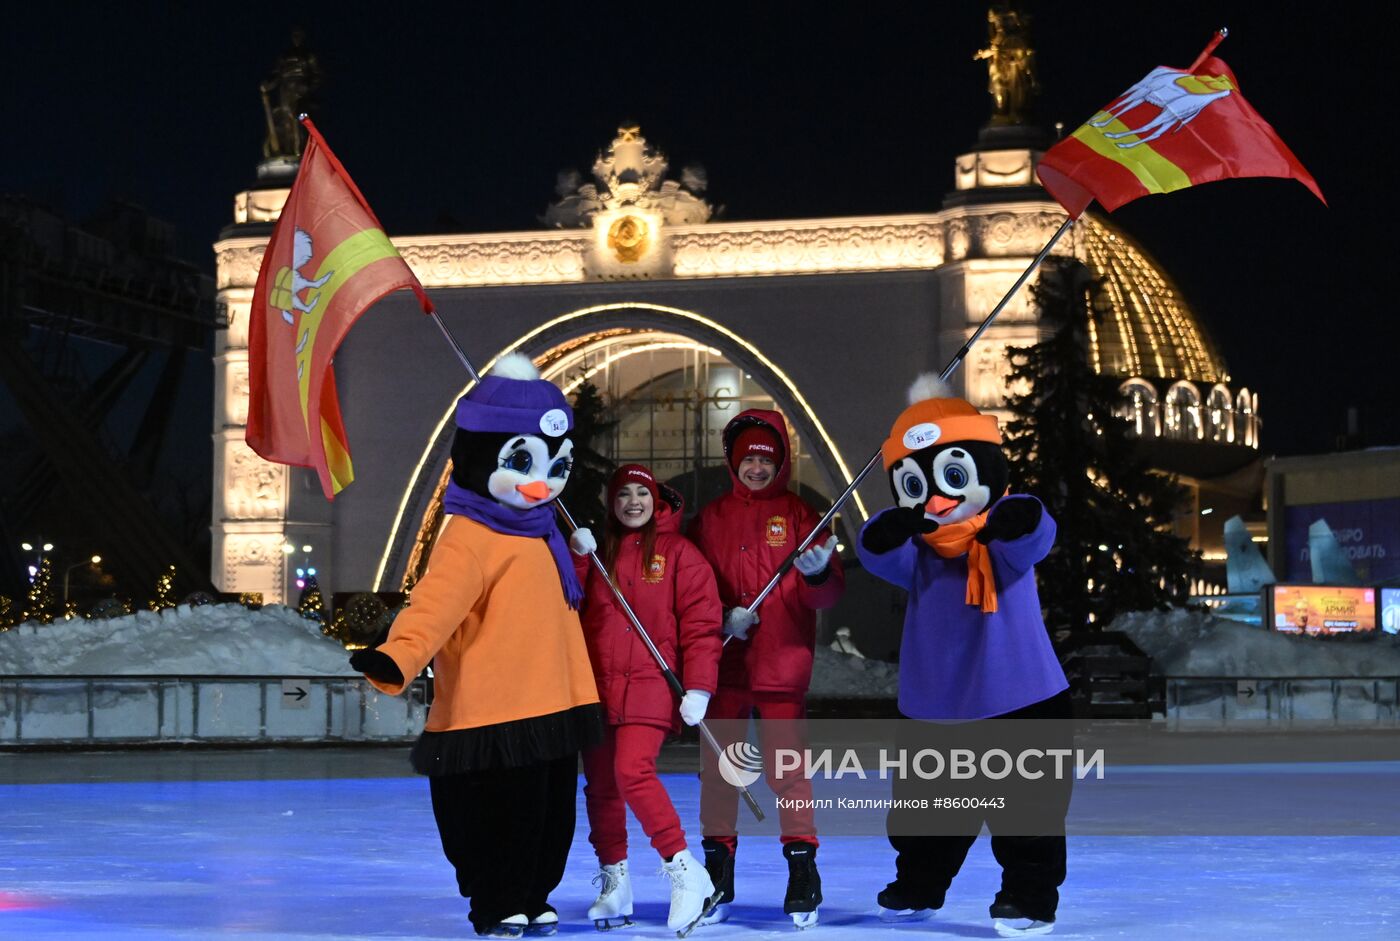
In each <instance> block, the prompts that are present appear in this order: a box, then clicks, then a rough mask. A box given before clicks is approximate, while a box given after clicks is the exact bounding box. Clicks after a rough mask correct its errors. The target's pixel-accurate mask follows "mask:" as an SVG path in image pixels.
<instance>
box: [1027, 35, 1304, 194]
mask: <svg viewBox="0 0 1400 941" xmlns="http://www.w3.org/2000/svg"><path fill="white" fill-rule="evenodd" d="M1224 38H1225V37H1224V33H1223V31H1222V32H1221V33H1218V34H1216V36H1215V37H1214V38H1213V39H1212V40H1211V42H1210V44H1209V45H1208V46H1206V48H1205V51H1203V52H1202V53H1201V55H1200V56H1199V57H1198V58H1197V59H1196V62H1195V64H1194V65H1192V66H1191V67H1190V68H1189V69H1173V68H1169V67H1168V66H1164V65H1163V66H1158V67H1157V68H1155V69H1153V70H1152V71H1151V72H1148V73H1147V75H1146V77H1144V78H1143V79H1142V81H1140V82H1138V83H1137V84H1136V85H1133V86H1132V87H1131V88H1129V89H1128V90H1127V91H1126V92H1124V93H1123V94H1122V95H1119V96H1118V97H1117V98H1115V99H1113V101H1111V102H1109V104H1108V105H1107V106H1106V107H1104V109H1103V110H1101V111H1100V112H1099V113H1098V114H1095V115H1094V116H1093V117H1092V118H1090V119H1089V122H1088V123H1087V124H1084V125H1083V126H1081V127H1080V128H1079V129H1078V130H1077V131H1075V132H1074V133H1073V134H1071V135H1070V136H1069V137H1066V138H1065V139H1064V140H1062V141H1060V142H1059V143H1058V144H1056V145H1055V146H1054V147H1051V148H1050V149H1049V150H1048V151H1046V153H1045V155H1044V156H1043V157H1041V159H1040V165H1039V167H1038V168H1037V170H1036V175H1037V176H1039V177H1040V182H1041V183H1042V184H1043V185H1044V186H1045V188H1046V189H1047V190H1049V192H1050V195H1051V196H1053V197H1055V199H1056V200H1057V201H1058V202H1059V204H1060V205H1061V206H1064V207H1065V211H1067V212H1068V213H1069V214H1070V216H1071V217H1073V218H1078V217H1079V216H1080V215H1081V214H1082V213H1083V212H1084V210H1085V208H1087V207H1088V205H1089V203H1090V202H1092V201H1093V200H1095V199H1097V200H1098V201H1099V202H1100V203H1102V204H1103V207H1104V208H1105V209H1107V210H1108V211H1109V212H1112V211H1113V210H1115V209H1117V208H1118V207H1119V206H1121V205H1123V204H1124V203H1126V202H1131V201H1132V200H1134V199H1137V198H1138V197H1140V196H1146V195H1148V194H1149V193H1170V192H1172V191H1173V190H1179V189H1185V188H1186V187H1188V186H1196V185H1197V184H1200V183H1210V182H1213V181H1215V180H1226V179H1230V178H1232V177H1243V176H1273V177H1285V178H1292V179H1295V180H1297V181H1298V182H1300V183H1302V184H1303V185H1304V186H1306V187H1307V188H1308V189H1310V190H1312V192H1313V195H1315V196H1316V197H1317V198H1318V199H1322V201H1323V203H1324V204H1325V203H1326V202H1327V200H1325V199H1323V196H1322V191H1321V190H1320V189H1318V187H1317V183H1316V182H1315V181H1314V180H1313V178H1312V176H1311V175H1310V174H1309V173H1308V171H1307V170H1305V169H1304V168H1303V165H1302V164H1301V163H1299V162H1298V158H1297V157H1295V156H1293V152H1292V151H1291V150H1289V149H1288V147H1287V146H1286V145H1285V144H1284V143H1283V141H1282V140H1280V139H1279V136H1278V134H1276V133H1275V132H1274V129H1273V128H1272V127H1270V126H1269V124H1268V122H1267V121H1265V120H1264V119H1263V118H1261V117H1260V116H1259V113H1258V112H1257V111H1255V110H1254V109H1253V108H1252V107H1250V105H1249V102H1247V101H1245V100H1244V96H1243V95H1241V94H1240V88H1239V83H1238V82H1237V81H1236V80H1235V74H1234V73H1233V72H1231V71H1230V67H1229V66H1227V65H1226V64H1225V63H1224V62H1222V61H1220V60H1219V59H1216V58H1214V57H1212V56H1211V52H1212V51H1213V50H1214V49H1215V47H1216V46H1217V45H1219V43H1220V40H1222V39H1224Z"/></svg>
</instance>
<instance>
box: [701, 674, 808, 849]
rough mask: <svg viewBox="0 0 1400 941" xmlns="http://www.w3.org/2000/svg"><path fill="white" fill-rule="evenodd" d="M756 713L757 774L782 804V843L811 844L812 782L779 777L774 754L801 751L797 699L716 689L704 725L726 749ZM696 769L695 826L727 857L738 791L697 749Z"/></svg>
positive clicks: (801, 713)
mask: <svg viewBox="0 0 1400 941" xmlns="http://www.w3.org/2000/svg"><path fill="white" fill-rule="evenodd" d="M755 709H757V710H758V717H759V720H760V721H759V723H758V737H759V749H760V750H761V751H762V753H763V772H764V775H765V776H766V777H767V779H768V787H769V788H770V789H771V790H772V791H773V793H774V794H775V795H776V796H777V797H778V798H779V799H780V800H781V801H783V803H784V804H786V803H787V802H789V801H792V802H796V806H783V804H780V805H779V807H778V819H779V821H780V822H781V823H782V834H783V835H782V841H783V842H784V843H795V842H798V841H801V842H804V843H811V844H812V845H814V846H815V845H816V843H817V825H816V820H815V819H814V815H813V812H812V807H811V803H812V782H811V781H809V780H807V779H806V778H805V777H803V776H802V775H800V774H791V773H790V774H786V775H784V776H783V777H781V778H779V777H777V776H776V775H775V774H774V769H776V768H777V758H776V754H777V751H778V749H780V748H795V749H798V750H801V749H804V748H806V747H807V736H806V728H805V725H806V724H805V722H803V721H802V720H803V719H805V718H806V715H807V711H806V708H805V703H804V697H803V696H802V695H801V694H788V693H753V692H750V691H748V690H746V689H736V688H734V687H731V686H721V687H720V688H719V689H718V690H716V691H715V695H714V697H713V698H712V699H711V700H710V708H709V709H708V710H707V711H706V713H705V720H706V724H707V725H709V727H710V730H711V731H712V732H713V733H714V736H715V739H716V740H717V741H718V742H719V745H720V748H727V747H728V746H729V745H730V744H731V743H733V742H736V741H739V740H741V739H742V738H743V736H744V735H745V734H747V732H748V721H749V716H750V714H752V713H753V711H754V710H755ZM702 754H703V759H702V761H701V765H700V827H701V831H702V832H703V833H704V835H705V839H707V840H715V841H716V842H719V843H723V844H725V845H726V846H728V847H729V851H730V852H731V853H733V852H734V849H735V847H736V846H737V845H738V843H739V835H738V831H737V830H736V829H735V828H736V824H737V817H738V813H739V792H738V790H737V789H736V788H735V787H734V785H732V784H729V783H727V782H726V781H725V780H724V778H722V777H720V773H719V765H718V763H717V762H716V759H715V755H714V752H713V751H711V750H710V749H708V748H706V749H703V750H702Z"/></svg>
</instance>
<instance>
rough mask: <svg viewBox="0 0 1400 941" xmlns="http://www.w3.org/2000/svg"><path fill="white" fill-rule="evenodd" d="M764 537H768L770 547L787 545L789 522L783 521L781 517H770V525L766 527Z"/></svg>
mask: <svg viewBox="0 0 1400 941" xmlns="http://www.w3.org/2000/svg"><path fill="white" fill-rule="evenodd" d="M764 535H765V536H766V537H767V539H768V545H770V546H783V545H787V541H788V525H787V520H785V519H783V518H782V517H781V516H770V517H768V525H767V527H765V531H764Z"/></svg>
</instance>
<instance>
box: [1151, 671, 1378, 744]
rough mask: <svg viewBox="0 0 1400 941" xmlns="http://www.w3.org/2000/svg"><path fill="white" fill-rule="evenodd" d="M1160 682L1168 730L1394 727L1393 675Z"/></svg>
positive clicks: (1191, 678)
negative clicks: (1164, 700)
mask: <svg viewBox="0 0 1400 941" xmlns="http://www.w3.org/2000/svg"><path fill="white" fill-rule="evenodd" d="M1166 685H1167V690H1166V693H1167V695H1166V708H1167V726H1168V728H1170V729H1174V730H1182V731H1186V730H1207V729H1319V728H1357V729H1361V728H1396V727H1400V677H1396V676H1374V677H1356V676H1288V677H1261V678H1250V677H1238V676H1183V677H1167V680H1166Z"/></svg>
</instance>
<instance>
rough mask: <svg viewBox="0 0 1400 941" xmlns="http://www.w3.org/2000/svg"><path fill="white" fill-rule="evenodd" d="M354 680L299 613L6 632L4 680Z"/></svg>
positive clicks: (201, 614) (165, 614)
mask: <svg viewBox="0 0 1400 941" xmlns="http://www.w3.org/2000/svg"><path fill="white" fill-rule="evenodd" d="M15 674H44V675H71V674H91V675H96V676H113V675H122V674H170V675H180V676H258V675H263V676H354V675H356V674H355V671H354V670H352V669H351V668H350V664H349V661H348V654H347V653H346V651H345V648H344V647H343V646H341V644H340V643H339V642H338V641H335V640H333V639H331V638H329V637H327V636H325V635H324V634H322V633H321V628H320V626H319V625H318V624H316V622H314V621H309V620H307V619H306V618H303V617H301V616H300V615H299V614H297V613H296V611H295V610H294V609H292V608H286V607H282V606H281V605H268V606H266V607H264V608H262V609H261V610H258V611H250V610H248V609H247V608H244V607H243V606H241V605H236V604H222V605H201V606H199V607H190V606H189V605H181V606H180V607H178V608H167V609H166V610H164V611H161V612H159V613H156V612H153V611H138V612H136V613H135V614H131V615H127V616H126V617H120V618H111V619H109V620H94V621H86V620H82V619H75V620H72V621H55V622H54V623H52V624H35V623H29V624H21V625H20V626H18V627H15V628H13V629H11V630H9V631H5V632H4V633H0V675H15Z"/></svg>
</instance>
